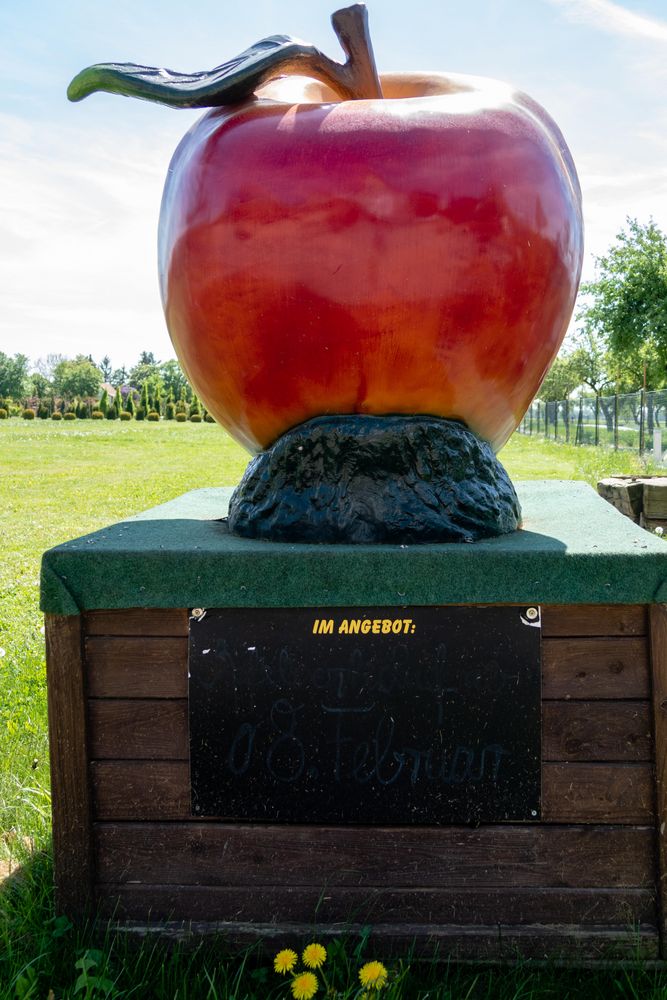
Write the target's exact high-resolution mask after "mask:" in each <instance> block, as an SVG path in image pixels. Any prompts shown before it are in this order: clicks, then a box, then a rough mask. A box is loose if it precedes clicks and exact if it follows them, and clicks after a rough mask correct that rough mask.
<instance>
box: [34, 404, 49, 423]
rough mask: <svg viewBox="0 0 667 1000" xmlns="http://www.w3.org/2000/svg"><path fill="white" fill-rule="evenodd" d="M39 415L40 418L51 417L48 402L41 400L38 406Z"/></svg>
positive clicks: (46, 418)
mask: <svg viewBox="0 0 667 1000" xmlns="http://www.w3.org/2000/svg"><path fill="white" fill-rule="evenodd" d="M37 416H38V417H39V419H40V420H48V419H49V416H50V413H49V408H48V406H47V405H46V403H42V402H40V404H39V406H38V407H37Z"/></svg>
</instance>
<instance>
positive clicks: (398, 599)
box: [41, 480, 667, 615]
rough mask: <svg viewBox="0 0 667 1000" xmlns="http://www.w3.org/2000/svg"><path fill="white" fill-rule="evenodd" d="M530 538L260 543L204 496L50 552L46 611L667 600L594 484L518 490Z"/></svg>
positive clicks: (664, 587)
mask: <svg viewBox="0 0 667 1000" xmlns="http://www.w3.org/2000/svg"><path fill="white" fill-rule="evenodd" d="M515 485H516V487H517V492H518V495H519V499H520V502H521V506H522V509H523V528H522V530H521V531H518V532H515V533H514V534H511V535H505V536H503V537H500V538H493V539H488V540H486V541H480V542H474V543H471V544H470V543H469V544H466V543H451V544H438V545H372V546H370V545H368V546H367V545H313V544H301V545H299V544H285V543H276V542H265V541H255V540H247V539H243V538H238V537H235V536H234V535H231V534H230V533H229V531H228V529H227V524H226V521H225V520H223V519H224V517H225V515H226V512H227V504H228V500H229V496H230V495H231V490H230V489H222V488H221V489H201V490H193V491H192V492H190V493H186V494H184V495H183V496H181V497H178V498H177V499H175V500H172V501H170V502H169V503H166V504H162V505H161V506H159V507H155V508H154V509H152V510H149V511H146V512H145V513H143V514H140V515H138V516H137V517H134V518H130V519H128V520H125V521H121V522H119V523H118V524H114V525H111V526H109V527H108V528H103V529H102V530H100V531H97V532H95V533H93V534H90V535H85V536H83V537H82V538H77V539H75V540H73V541H70V542H67V543H65V544H64V545H59V546H57V547H56V548H53V549H50V550H49V551H48V552H46V553H45V555H44V558H43V563H42V593H41V606H42V609H43V610H44V611H45V612H48V613H50V614H57V615H76V614H79V613H80V612H83V611H91V610H95V609H102V608H108V609H114V608H131V607H133V608H146V607H154V608H158V607H159V608H184V607H185V608H187V607H276V606H281V607H300V606H337V605H350V604H355V605H359V606H363V605H387V606H391V605H397V604H400V605H418V604H456V603H466V604H471V603H515V602H516V603H526V602H532V603H545V604H547V603H558V604H647V603H660V602H665V601H667V547H666V543H665V542H664V541H662V539H660V538H657V537H655V536H653V535H651V534H649V533H648V532H647V531H644V530H643V529H641V528H639V527H638V526H637V525H635V524H633V523H632V522H631V521H629V520H628V519H627V518H625V517H623V516H622V515H621V514H619V513H618V512H617V511H616V510H615V509H614V508H613V507H611V506H610V505H609V504H608V503H606V502H605V501H604V500H601V499H600V498H599V497H598V496H597V494H596V493H595V491H594V490H593V489H592V488H591V487H590V486H588V485H586V484H585V483H581V482H561V481H557V480H546V481H530V482H524V483H517V484H515Z"/></svg>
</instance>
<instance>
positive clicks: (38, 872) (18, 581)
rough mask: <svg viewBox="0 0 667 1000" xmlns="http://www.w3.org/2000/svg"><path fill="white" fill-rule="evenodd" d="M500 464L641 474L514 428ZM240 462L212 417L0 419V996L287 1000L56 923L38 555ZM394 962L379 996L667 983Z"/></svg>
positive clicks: (182, 951)
mask: <svg viewBox="0 0 667 1000" xmlns="http://www.w3.org/2000/svg"><path fill="white" fill-rule="evenodd" d="M501 458H502V460H503V462H504V464H505V466H506V467H507V469H508V471H509V472H510V475H511V476H512V478H514V479H528V478H558V479H572V478H575V479H585V480H587V481H588V482H590V483H592V484H594V483H595V482H596V480H597V479H598V478H601V477H602V476H604V475H608V474H610V473H611V472H641V471H644V466H642V465H641V463H640V462H639V461H638V459H637V458H636V456H633V455H631V454H629V453H626V452H619V453H617V454H614V453H613V452H609V451H605V450H602V449H594V448H588V447H582V448H576V447H574V446H566V445H561V444H554V443H553V442H545V441H543V440H541V439H539V438H535V437H533V438H528V437H522V436H519V435H515V437H513V438H512V440H511V441H510V443H509V444H508V446H507V447H506V448H505V449H504V450H503V452H502V455H501ZM246 461H247V456H246V454H245V453H244V452H243V451H242V450H241V449H240V448H239V447H238V446H237V445H235V444H234V443H233V442H231V441H230V439H229V438H228V437H227V436H226V435H225V434H224V432H222V431H221V430H220V429H219V428H218V427H216V426H215V425H210V424H200V425H192V424H176V423H171V422H163V423H160V424H150V423H147V422H143V423H135V422H132V423H123V424H120V423H116V422H114V423H107V422H104V423H101V422H100V423H97V422H92V421H77V422H76V423H72V424H66V423H61V424H57V423H51V422H50V421H44V422H42V421H34V422H27V421H22V420H16V419H14V420H7V421H2V422H0V511H2V520H1V521H0V524H1V525H2V559H0V650H1V652H0V860H4V862H5V864H7V863H8V862H9V863H11V865H12V866H16V865H19V866H20V868H19V870H18V872H17V873H16V874H15V875H14V876H13V877H12V878H10V879H9V880H8V881H7V882H6V883H5V886H4V888H3V889H2V890H0V1000H5V998H7V1000H9V998H12V1000H17V998H28V997H31V998H32V997H34V998H44V1000H46V998H47V997H48V996H49V995H50V994H49V990H53V997H54V998H55V1000H62V998H66V997H75V996H76V997H84V998H93V997H104V996H108V997H114V998H121V997H122V998H125V997H137V998H141V1000H142V998H153V997H154V998H156V1000H157V998H159V1000H181V998H182V1000H186V998H194V1000H199V998H211V1000H214V998H216V997H225V998H227V997H232V996H233V997H235V998H237V1000H240V998H242V997H248V998H260V997H261V998H263V1000H265V998H269V997H278V996H286V988H285V984H284V983H280V982H278V980H277V977H276V976H275V975H274V973H273V972H271V971H270V970H269V972H268V973H267V968H268V966H267V961H266V959H265V958H260V957H259V956H258V955H257V954H254V953H251V954H246V955H244V956H241V957H238V956H236V957H233V958H230V957H229V956H228V955H226V954H225V952H224V950H223V948H222V945H221V944H220V942H216V941H212V942H208V943H206V944H203V945H201V946H200V947H198V948H196V949H195V950H192V949H186V948H184V947H180V946H177V947H174V946H172V947H171V948H167V947H165V946H163V945H162V944H160V943H159V942H156V941H149V942H145V943H144V944H142V945H140V946H137V945H136V944H134V945H133V944H131V943H128V941H127V940H126V939H125V938H124V937H122V936H120V937H119V936H115V935H113V934H112V933H111V932H110V931H107V933H106V934H104V935H103V936H102V938H101V939H100V937H99V933H98V934H94V933H93V932H92V930H90V929H86V928H83V929H82V928H73V927H71V926H70V925H69V922H68V921H67V920H65V919H64V918H62V917H59V916H57V915H56V913H55V911H54V905H53V894H52V888H51V880H52V867H51V860H50V847H49V836H50V798H49V774H48V743H47V724H46V685H45V667H44V639H43V630H42V619H41V616H40V613H39V609H38V577H39V561H40V557H41V554H42V552H43V551H44V549H46V548H49V547H50V546H52V545H56V544H58V543H59V542H62V541H65V540H66V539H68V538H72V537H75V536H77V535H81V534H85V533H86V532H89V531H93V530H95V529H96V528H98V527H100V526H102V525H104V524H108V523H110V522H113V521H117V520H120V519H122V518H124V517H126V516H127V515H130V514H133V513H136V512H137V511H139V510H142V509H145V508H147V507H151V506H153V505H155V504H158V503H162V502H164V501H166V500H168V499H171V498H172V497H174V496H177V495H178V494H180V493H183V492H185V491H186V490H188V489H194V488H197V487H201V486H212V485H228V484H233V483H235V482H236V481H237V480H238V478H239V476H240V475H241V473H242V471H243V469H244V467H245V464H246ZM648 468H649V469H650V466H649V467H648ZM295 943H296V944H297V945H298V944H299V942H295ZM305 943H306V942H301V944H305ZM353 947H354V946H353V945H352V944H350V946H349V947H348V948H347V949H346V950H345V951H341V953H340V954H339V956H338V958H337V959H336V961H335V969H336V974H337V975H338V977H339V986H340V990H341V993H342V995H344V996H350V997H352V996H354V995H355V994H356V987H355V985H354V984H355V983H356V978H355V977H356V971H357V969H358V964H359V961H361V958H362V957H363V958H364V960H367V959H369V958H372V957H374V956H373V952H372V948H371V947H370V946H368V947H366V949H365V951H364V952H363V955H361V954H360V955H359V956H355V955H354V954H352V949H353ZM392 969H393V972H394V979H393V983H392V985H390V988H389V989H388V990H386V991H383V994H382V995H383V996H384V997H386V998H387V1000H390V998H392V997H405V998H408V997H410V998H411V997H423V998H424V1000H426V998H427V997H429V998H436V997H437V998H442V1000H446V998H451V1000H466V998H467V1000H519V998H520V1000H533V998H538V997H539V998H546V997H554V998H558V1000H567V998H572V1000H575V998H579V997H582V998H583V997H585V998H586V1000H596V998H600V1000H603V998H604V1000H608V998H616V997H618V998H620V997H636V998H641V1000H657V998H658V997H660V998H662V1000H665V997H667V977H666V976H665V975H664V974H662V973H659V972H655V971H653V970H650V969H648V970H647V969H644V970H642V969H641V968H638V969H634V970H633V971H631V972H624V971H617V972H595V973H593V972H591V973H589V974H583V975H582V974H581V973H576V972H571V971H566V970H554V969H542V970H537V969H533V968H532V966H531V965H530V963H525V964H520V965H518V966H517V967H516V968H513V969H494V970H491V969H487V968H468V967H457V966H452V967H447V966H443V965H439V966H437V967H436V966H428V965H424V964H421V965H417V964H416V963H413V964H412V966H411V967H410V968H409V969H408V968H407V965H406V964H405V963H404V965H403V967H402V968H401V965H400V963H399V962H395V963H393V966H392ZM82 977H83V978H82ZM77 980H79V983H80V989H79V990H78V992H75V990H76V983H77ZM319 996H320V994H318V997H319Z"/></svg>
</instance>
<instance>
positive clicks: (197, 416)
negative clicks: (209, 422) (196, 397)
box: [190, 411, 201, 424]
mask: <svg viewBox="0 0 667 1000" xmlns="http://www.w3.org/2000/svg"><path fill="white" fill-rule="evenodd" d="M190 423H191V424H200V423H201V413H197V412H196V411H195V412H194V413H193V414H191V416H190Z"/></svg>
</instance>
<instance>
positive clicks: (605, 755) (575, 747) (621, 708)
mask: <svg viewBox="0 0 667 1000" xmlns="http://www.w3.org/2000/svg"><path fill="white" fill-rule="evenodd" d="M652 749H653V744H652V739H651V718H650V710H649V702H648V701H545V702H544V704H543V706H542V760H543V761H544V760H550V761H577V760H578V761H612V760H621V761H650V760H652V759H653V757H652Z"/></svg>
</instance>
